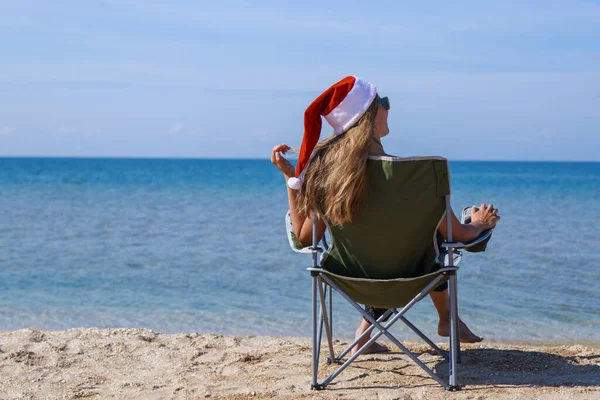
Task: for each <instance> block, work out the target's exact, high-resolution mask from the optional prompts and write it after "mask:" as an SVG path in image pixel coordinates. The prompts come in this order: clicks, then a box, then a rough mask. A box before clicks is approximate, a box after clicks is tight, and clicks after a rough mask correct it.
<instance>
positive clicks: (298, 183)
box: [287, 178, 302, 190]
mask: <svg viewBox="0 0 600 400" xmlns="http://www.w3.org/2000/svg"><path fill="white" fill-rule="evenodd" d="M287 183H288V186H289V187H290V189H293V190H300V189H302V180H300V178H290V179H288V182H287Z"/></svg>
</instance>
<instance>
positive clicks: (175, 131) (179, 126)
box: [169, 122, 184, 136]
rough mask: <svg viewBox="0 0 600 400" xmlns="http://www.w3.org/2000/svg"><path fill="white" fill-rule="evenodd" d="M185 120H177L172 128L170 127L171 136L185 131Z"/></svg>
mask: <svg viewBox="0 0 600 400" xmlns="http://www.w3.org/2000/svg"><path fill="white" fill-rule="evenodd" d="M183 127H184V124H183V122H177V123H176V124H175V125H173V127H172V128H171V129H169V136H175V135H178V134H180V133H181V132H182V131H183Z"/></svg>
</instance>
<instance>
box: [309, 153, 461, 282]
mask: <svg viewBox="0 0 600 400" xmlns="http://www.w3.org/2000/svg"><path fill="white" fill-rule="evenodd" d="M367 171H368V188H367V191H366V194H365V198H364V199H363V202H362V203H361V206H360V210H359V212H358V214H357V215H355V216H354V217H353V219H352V222H350V223H346V224H344V225H343V226H335V225H331V224H328V226H329V229H330V232H331V246H330V249H329V251H328V252H327V253H326V254H325V256H324V257H323V259H322V262H321V265H322V267H323V268H325V269H326V270H328V271H331V272H333V273H335V274H338V275H343V276H348V277H354V278H368V279H395V278H412V277H416V276H420V275H424V274H427V273H430V272H433V271H435V270H437V269H439V260H438V258H439V251H438V247H437V239H436V232H437V229H438V226H439V224H440V223H441V220H442V218H443V217H444V215H445V212H446V196H447V195H448V196H449V195H450V174H449V169H448V161H447V160H446V159H444V158H441V157H416V158H398V157H370V158H369V161H368V167H367ZM326 222H327V221H326Z"/></svg>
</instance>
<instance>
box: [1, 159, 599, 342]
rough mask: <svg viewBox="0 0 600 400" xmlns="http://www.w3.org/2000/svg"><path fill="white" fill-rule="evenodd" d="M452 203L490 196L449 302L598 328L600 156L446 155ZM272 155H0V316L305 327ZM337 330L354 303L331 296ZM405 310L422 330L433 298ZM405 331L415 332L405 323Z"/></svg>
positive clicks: (56, 321)
mask: <svg viewBox="0 0 600 400" xmlns="http://www.w3.org/2000/svg"><path fill="white" fill-rule="evenodd" d="M450 167H451V175H452V184H453V199H452V203H453V207H454V208H455V210H457V211H459V210H460V208H462V207H463V206H467V205H473V204H480V203H482V202H492V203H493V204H494V205H495V206H496V207H497V208H499V209H500V214H501V216H502V221H500V223H499V225H498V227H497V229H496V232H495V234H494V237H493V239H492V241H491V242H490V244H489V246H488V250H487V251H486V252H485V253H479V254H469V253H467V254H465V256H464V259H463V262H462V264H461V270H460V273H459V296H460V297H459V307H460V314H461V316H462V318H463V319H464V320H465V321H466V322H467V323H468V324H469V326H470V327H471V329H472V330H473V331H474V332H475V333H477V334H480V335H483V336H485V337H486V338H487V339H491V340H511V341H512V340H516V341H533V342H587V341H599V340H600V290H599V289H598V288H599V287H600V285H599V282H600V163H551V162H451V165H450ZM286 210H287V197H286V188H285V182H284V179H283V177H282V176H281V174H280V173H279V172H278V171H277V170H276V169H275V168H274V167H273V166H272V165H271V164H270V162H269V161H268V160H209V159H197V160H196V159H195V160H191V159H190V160H185V159H75V158H73V159H70V158H0V330H13V329H21V328H25V327H36V328H39V329H67V328H74V327H91V326H95V327H145V328H149V329H153V330H156V331H162V332H169V333H172V332H201V333H204V332H215V333H223V334H255V335H292V336H308V335H310V329H311V328H310V327H311V325H310V318H311V315H310V310H311V307H310V294H311V291H310V285H311V280H310V277H309V274H308V273H307V272H306V271H305V268H306V267H307V266H309V264H310V256H309V255H299V254H295V253H293V252H292V251H291V250H290V249H289V247H288V243H287V239H286V235H285V231H284V215H285V212H286ZM334 308H335V313H334V322H335V328H334V334H335V335H336V336H338V337H343V338H347V337H351V336H352V335H353V332H354V330H355V328H356V326H357V325H358V323H359V321H360V318H359V317H358V314H356V312H355V311H354V310H353V309H351V307H350V306H348V305H347V304H344V300H343V299H341V298H340V297H339V296H338V297H336V298H335V299H334ZM407 316H408V317H409V319H411V316H412V320H413V322H414V323H415V324H416V325H418V326H420V327H422V328H423V330H424V331H425V332H426V333H428V334H432V335H433V337H434V338H437V336H436V335H435V328H436V325H437V314H436V313H435V310H434V308H433V305H432V304H431V302H430V301H429V299H425V300H423V301H422V302H421V303H419V304H418V305H417V306H416V308H415V309H414V311H411V312H410V313H409V314H408V315H407ZM397 329H399V330H400V332H399V334H400V336H404V337H409V338H412V337H413V336H412V334H410V333H409V332H406V331H403V330H402V329H400V328H397Z"/></svg>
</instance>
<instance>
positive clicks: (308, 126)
mask: <svg viewBox="0 0 600 400" xmlns="http://www.w3.org/2000/svg"><path fill="white" fill-rule="evenodd" d="M376 95H377V88H376V87H375V85H373V84H371V83H369V82H367V81H364V80H362V79H360V78H357V77H355V76H347V77H346V78H344V79H342V80H341V81H339V82H337V83H336V84H334V85H333V86H331V87H330V88H329V89H327V90H326V91H324V92H323V93H322V94H321V95H320V96H319V97H317V98H316V99H315V100H314V101H313V102H312V103H311V104H310V105H309V106H308V108H307V109H306V111H305V112H304V138H303V139H302V146H301V147H300V155H299V156H298V164H297V165H296V177H295V178H290V179H289V180H288V186H289V187H290V188H292V189H295V190H300V189H301V188H302V181H301V180H300V174H302V171H303V170H304V167H305V166H306V164H307V163H308V160H309V159H310V156H311V154H312V152H313V149H314V148H315V146H316V144H317V143H318V142H319V137H320V136H321V125H322V123H321V116H323V117H325V120H327V122H328V123H329V125H331V127H332V128H333V133H334V134H336V135H339V134H342V133H344V132H346V131H347V130H348V129H350V128H351V127H352V126H353V125H354V124H356V123H357V122H358V120H359V119H360V117H362V116H363V115H364V114H365V112H366V111H367V109H368V108H369V106H370V105H371V103H372V102H373V99H374V98H375V96H376Z"/></svg>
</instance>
